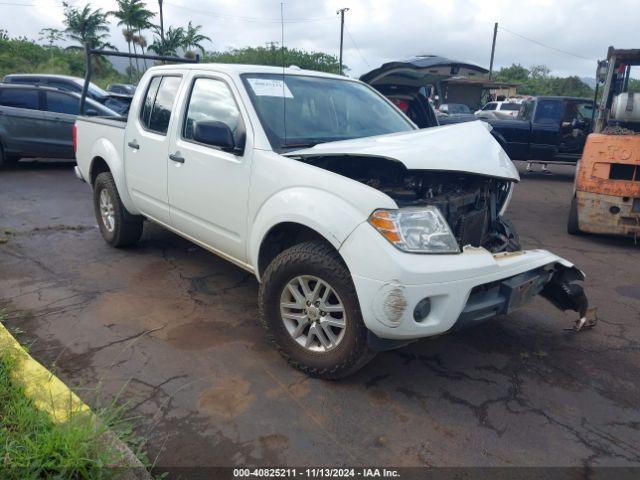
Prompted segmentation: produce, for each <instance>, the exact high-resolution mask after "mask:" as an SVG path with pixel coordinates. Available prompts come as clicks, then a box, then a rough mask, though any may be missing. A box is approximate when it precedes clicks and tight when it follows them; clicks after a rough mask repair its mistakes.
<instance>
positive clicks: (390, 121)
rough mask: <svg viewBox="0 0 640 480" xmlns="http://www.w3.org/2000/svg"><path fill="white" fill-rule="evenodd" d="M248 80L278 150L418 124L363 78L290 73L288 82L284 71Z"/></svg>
mask: <svg viewBox="0 0 640 480" xmlns="http://www.w3.org/2000/svg"><path fill="white" fill-rule="evenodd" d="M242 80H243V82H244V84H245V87H246V89H247V92H249V96H250V98H251V102H252V103H253V106H254V107H255V109H256V111H257V113H258V116H259V117H260V122H261V123H262V127H263V128H264V130H265V133H266V134H267V137H268V138H269V142H270V143H271V146H272V148H273V149H274V150H280V149H285V148H296V147H299V148H301V147H308V146H313V145H316V144H318V143H323V142H331V141H335V140H347V139H352V138H361V137H370V136H374V135H383V134H386V133H396V132H406V131H409V130H413V129H414V128H415V127H413V125H411V123H410V122H409V121H408V120H407V119H406V118H405V117H404V116H403V115H402V114H400V113H399V112H398V111H397V110H396V109H394V108H393V107H392V106H391V105H390V104H389V103H388V102H387V101H385V100H384V99H382V98H381V97H380V96H379V95H378V94H377V93H376V92H374V91H373V90H372V89H371V88H369V87H367V86H366V85H363V84H361V83H358V82H353V81H349V80H339V79H335V78H322V77H312V76H302V75H286V76H285V77H284V84H283V76H282V75H278V74H246V75H243V76H242ZM285 114H286V118H285Z"/></svg>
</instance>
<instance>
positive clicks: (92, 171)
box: [89, 138, 140, 215]
mask: <svg viewBox="0 0 640 480" xmlns="http://www.w3.org/2000/svg"><path fill="white" fill-rule="evenodd" d="M89 158H91V162H90V164H89V183H90V185H91V188H93V185H94V183H95V180H96V178H97V177H98V175H100V174H101V173H103V172H110V173H111V175H112V176H113V180H114V182H115V184H116V188H117V189H118V195H120V199H121V200H122V203H123V204H124V206H125V208H126V209H127V210H128V211H129V212H130V213H131V214H133V215H139V214H140V211H139V210H138V209H137V207H136V206H135V203H134V202H133V199H132V198H131V196H130V194H129V190H128V189H127V182H126V178H125V171H124V163H123V161H122V157H121V154H119V153H118V152H117V151H116V148H115V146H114V145H113V143H112V142H110V141H109V140H108V139H106V138H101V139H99V140H97V141H96V142H95V144H94V145H93V148H92V151H91V155H90V157H89Z"/></svg>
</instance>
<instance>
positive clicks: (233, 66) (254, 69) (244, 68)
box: [149, 63, 354, 80]
mask: <svg viewBox="0 0 640 480" xmlns="http://www.w3.org/2000/svg"><path fill="white" fill-rule="evenodd" d="M149 70H150V71H157V70H182V71H185V70H211V71H213V72H220V73H226V74H229V75H234V76H235V75H242V74H244V73H267V74H275V75H282V74H283V73H284V74H285V75H307V76H315V77H328V78H336V79H340V80H354V79H352V78H349V77H345V76H342V75H336V74H334V73H327V72H319V71H316V70H303V69H301V68H298V67H296V66H291V67H286V68H282V67H271V66H267V65H246V64H241V63H181V64H173V65H160V66H156V67H151V68H150V69H149Z"/></svg>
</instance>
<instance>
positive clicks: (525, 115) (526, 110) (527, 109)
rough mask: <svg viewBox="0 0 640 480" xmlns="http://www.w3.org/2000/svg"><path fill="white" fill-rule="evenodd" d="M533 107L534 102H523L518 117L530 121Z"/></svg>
mask: <svg viewBox="0 0 640 480" xmlns="http://www.w3.org/2000/svg"><path fill="white" fill-rule="evenodd" d="M533 106H534V102H524V103H523V104H522V106H521V107H520V112H519V113H518V116H519V117H520V118H521V119H522V120H531V116H532V115H533Z"/></svg>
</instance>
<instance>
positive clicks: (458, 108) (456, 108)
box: [447, 103, 471, 114]
mask: <svg viewBox="0 0 640 480" xmlns="http://www.w3.org/2000/svg"><path fill="white" fill-rule="evenodd" d="M447 112H448V113H454V114H456V113H471V110H469V107H467V106H466V105H463V104H462V103H449V104H447Z"/></svg>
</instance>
